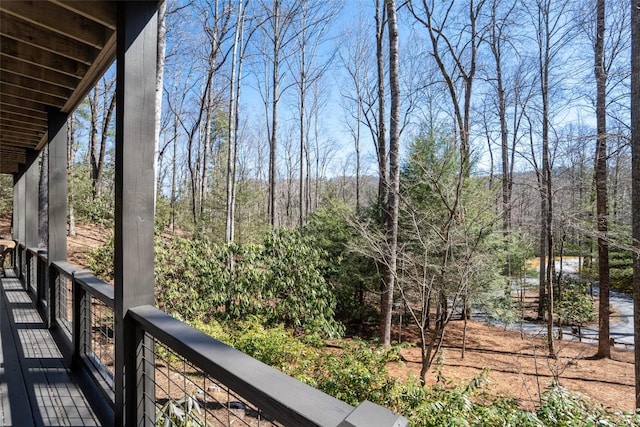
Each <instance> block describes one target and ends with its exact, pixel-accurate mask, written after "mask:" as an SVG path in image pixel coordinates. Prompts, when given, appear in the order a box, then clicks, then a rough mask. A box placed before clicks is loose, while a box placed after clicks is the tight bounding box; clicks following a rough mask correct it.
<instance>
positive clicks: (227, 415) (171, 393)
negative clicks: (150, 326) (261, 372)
mask: <svg viewBox="0 0 640 427" xmlns="http://www.w3.org/2000/svg"><path fill="white" fill-rule="evenodd" d="M144 343H145V346H152V347H151V348H146V347H145V350H146V351H145V352H144V353H145V354H149V353H152V354H153V352H155V375H153V377H150V376H149V375H148V374H147V373H145V374H144V375H145V376H144V380H146V381H150V382H151V383H152V384H153V386H152V387H153V389H154V390H155V407H156V413H155V414H146V415H145V416H146V417H147V419H146V420H145V422H149V423H155V424H156V425H168V424H166V422H167V421H168V419H169V420H170V421H172V422H175V423H176V425H190V426H280V425H282V424H279V423H277V422H276V421H275V420H273V419H272V418H271V417H270V416H269V415H268V414H265V413H263V412H262V411H261V410H260V409H259V408H256V407H255V406H254V405H252V404H251V403H250V402H248V401H247V400H246V399H244V398H242V397H241V396H239V395H238V394H237V393H234V391H233V390H231V389H229V388H228V387H227V386H225V385H224V384H222V383H220V382H219V381H217V380H216V379H215V378H213V377H211V376H210V375H209V374H207V373H206V372H204V371H203V370H202V369H200V368H198V367H197V366H195V365H194V364H193V363H192V362H190V361H189V360H187V359H185V358H184V357H182V356H180V355H178V354H177V353H176V352H174V351H173V350H171V349H170V348H169V347H167V346H166V345H165V344H163V343H161V342H160V341H158V340H157V339H155V338H153V337H152V336H151V335H149V334H146V339H145V340H144ZM150 350H151V351H150ZM147 397H149V396H147ZM152 416H155V418H154V419H151V417H152ZM169 424H170V423H169Z"/></svg>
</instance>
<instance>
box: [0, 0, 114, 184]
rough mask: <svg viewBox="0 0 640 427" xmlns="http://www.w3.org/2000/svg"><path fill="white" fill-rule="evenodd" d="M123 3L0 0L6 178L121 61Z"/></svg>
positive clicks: (0, 130)
mask: <svg viewBox="0 0 640 427" xmlns="http://www.w3.org/2000/svg"><path fill="white" fill-rule="evenodd" d="M115 29H116V2H114V1H68V0H49V1H15V0H0V173H15V172H18V170H19V167H20V164H21V163H22V164H23V163H25V162H26V161H27V158H28V154H29V151H30V150H41V149H42V147H44V145H45V144H46V141H47V111H49V110H51V109H60V110H61V111H63V112H67V113H70V112H72V111H73V110H74V109H75V108H76V106H77V105H78V104H79V103H80V101H81V100H82V99H83V98H84V96H85V95H86V94H87V92H88V91H89V90H90V89H91V88H92V87H93V85H94V84H95V83H96V81H97V80H98V79H99V78H100V77H101V76H102V74H103V73H104V71H105V70H106V69H107V68H108V67H109V65H110V64H111V63H112V62H113V60H114V58H115Z"/></svg>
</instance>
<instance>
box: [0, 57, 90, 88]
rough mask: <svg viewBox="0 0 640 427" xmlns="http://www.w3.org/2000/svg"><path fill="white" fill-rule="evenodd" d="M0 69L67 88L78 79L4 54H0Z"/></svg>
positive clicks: (73, 85) (71, 86)
mask: <svg viewBox="0 0 640 427" xmlns="http://www.w3.org/2000/svg"><path fill="white" fill-rule="evenodd" d="M0 71H9V72H10V73H14V74H18V75H21V76H25V77H29V78H31V79H35V80H40V81H42V82H48V83H51V84H56V85H58V86H62V87H64V88H67V89H75V87H76V86H77V85H78V82H79V81H80V79H79V78H77V77H72V76H70V75H68V74H62V73H58V72H56V71H53V70H50V69H46V68H44V67H42V66H40V64H31V63H29V62H24V61H21V60H18V59H16V58H12V57H10V56H6V55H4V54H0Z"/></svg>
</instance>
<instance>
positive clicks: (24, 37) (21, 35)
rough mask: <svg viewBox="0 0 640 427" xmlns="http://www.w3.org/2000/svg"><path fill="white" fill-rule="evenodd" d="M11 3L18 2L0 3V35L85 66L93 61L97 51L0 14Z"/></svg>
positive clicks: (2, 13) (10, 16) (5, 14)
mask: <svg viewBox="0 0 640 427" xmlns="http://www.w3.org/2000/svg"><path fill="white" fill-rule="evenodd" d="M13 3H18V2H10V1H3V2H0V34H3V35H5V36H7V37H9V38H12V39H15V40H21V41H23V42H24V43H27V44H30V45H33V46H36V47H39V48H41V49H44V50H48V51H50V52H53V53H57V54H58V55H62V56H65V57H67V58H70V59H73V60H75V61H78V62H82V63H84V64H87V65H90V64H91V62H92V61H93V60H94V58H95V57H96V55H97V53H98V50H97V49H95V48H93V47H91V46H88V45H85V44H79V43H77V42H75V41H74V40H73V39H70V38H68V37H64V36H61V35H59V34H56V33H52V32H51V31H47V30H46V29H44V28H41V27H39V26H36V25H34V24H32V23H30V22H25V21H22V20H20V19H18V18H16V17H15V16H12V15H9V14H7V13H4V12H2V10H3V9H4V8H5V7H6V5H8V4H13Z"/></svg>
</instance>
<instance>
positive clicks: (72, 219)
mask: <svg viewBox="0 0 640 427" xmlns="http://www.w3.org/2000/svg"><path fill="white" fill-rule="evenodd" d="M74 132H75V120H74V115H73V114H72V115H71V116H70V117H69V126H67V195H68V207H69V236H75V235H76V215H75V197H74V194H75V192H74V186H73V181H74V180H73V169H74V167H75V160H76V141H75V133H74Z"/></svg>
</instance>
